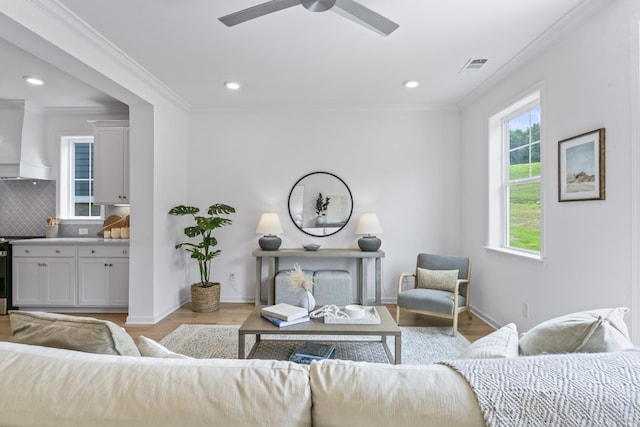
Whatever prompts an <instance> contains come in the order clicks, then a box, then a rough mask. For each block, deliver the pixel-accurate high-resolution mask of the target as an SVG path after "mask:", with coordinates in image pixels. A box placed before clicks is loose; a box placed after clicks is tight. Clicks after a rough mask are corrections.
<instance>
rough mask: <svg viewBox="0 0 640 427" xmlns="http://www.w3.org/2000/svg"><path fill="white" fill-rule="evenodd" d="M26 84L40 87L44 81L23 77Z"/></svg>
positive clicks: (32, 77)
mask: <svg viewBox="0 0 640 427" xmlns="http://www.w3.org/2000/svg"><path fill="white" fill-rule="evenodd" d="M22 78H23V79H24V80H25V81H26V82H27V83H29V84H31V85H34V86H42V85H43V84H44V80H42V79H41V78H38V77H34V76H23V77H22Z"/></svg>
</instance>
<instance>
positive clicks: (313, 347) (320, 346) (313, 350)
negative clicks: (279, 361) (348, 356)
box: [289, 342, 336, 365]
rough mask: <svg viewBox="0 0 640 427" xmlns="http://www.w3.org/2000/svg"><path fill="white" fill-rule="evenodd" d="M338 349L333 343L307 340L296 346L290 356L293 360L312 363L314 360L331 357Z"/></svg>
mask: <svg viewBox="0 0 640 427" xmlns="http://www.w3.org/2000/svg"><path fill="white" fill-rule="evenodd" d="M335 351H336V348H335V346H334V345H333V344H324V343H319V342H305V343H302V344H300V345H298V346H297V347H296V349H295V350H294V351H293V353H292V354H291V357H289V360H290V361H291V362H296V363H304V364H307V365H308V364H310V363H311V362H313V361H314V360H323V359H329V358H331V356H332V355H333V353H334V352H335Z"/></svg>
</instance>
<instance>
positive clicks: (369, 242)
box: [358, 236, 382, 252]
mask: <svg viewBox="0 0 640 427" xmlns="http://www.w3.org/2000/svg"><path fill="white" fill-rule="evenodd" d="M380 245H382V240H380V239H378V238H377V237H375V236H363V237H361V238H359V239H358V246H359V247H360V249H361V250H362V251H364V252H375V251H377V250H378V249H380Z"/></svg>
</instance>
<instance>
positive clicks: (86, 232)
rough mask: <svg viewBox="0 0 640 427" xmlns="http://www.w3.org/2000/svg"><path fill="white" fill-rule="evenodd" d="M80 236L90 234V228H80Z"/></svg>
mask: <svg viewBox="0 0 640 427" xmlns="http://www.w3.org/2000/svg"><path fill="white" fill-rule="evenodd" d="M78 234H89V229H88V228H80V229H78Z"/></svg>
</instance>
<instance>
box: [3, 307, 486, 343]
mask: <svg viewBox="0 0 640 427" xmlns="http://www.w3.org/2000/svg"><path fill="white" fill-rule="evenodd" d="M254 307H255V306H254V305H253V304H248V303H247V304H237V303H222V304H220V308H219V309H218V310H217V311H214V312H213V313H194V312H193V311H191V303H187V304H185V305H184V306H182V307H180V308H179V309H177V310H176V311H174V312H173V313H171V314H170V315H169V316H167V317H165V318H164V319H162V320H161V321H160V322H158V323H157V324H155V325H125V321H126V318H127V315H126V314H125V313H87V314H78V315H79V316H90V317H96V318H99V319H104V320H110V321H112V322H114V323H117V324H119V325H121V326H123V327H125V329H126V330H127V332H128V333H129V335H131V336H132V337H133V338H134V339H135V340H136V341H137V338H138V336H139V335H144V336H146V337H148V338H151V339H153V340H156V341H160V340H161V339H162V338H163V337H165V336H166V335H168V334H169V333H170V332H172V331H173V330H174V329H176V328H177V327H178V326H180V325H182V324H183V323H198V324H210V325H241V324H242V323H243V322H244V320H245V318H246V317H247V316H248V315H249V313H250V312H251V310H253V308H254ZM387 308H388V309H389V312H390V313H391V315H392V316H394V318H395V313H396V306H395V305H394V304H387ZM450 325H451V322H449V321H446V320H440V319H436V318H430V317H426V316H422V315H419V314H416V313H410V312H407V311H401V313H400V326H450ZM458 330H459V332H460V333H461V334H462V335H464V336H465V338H467V339H468V340H469V341H471V342H473V341H475V340H477V339H478V338H481V337H483V336H485V335H488V334H490V333H491V332H493V331H494V328H493V327H491V326H489V325H488V324H486V323H485V322H483V321H482V320H480V319H479V318H478V317H477V316H473V318H472V319H471V320H469V317H468V316H467V314H466V313H462V314H461V315H460V318H459V323H458ZM0 341H11V326H10V324H9V316H0Z"/></svg>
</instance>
